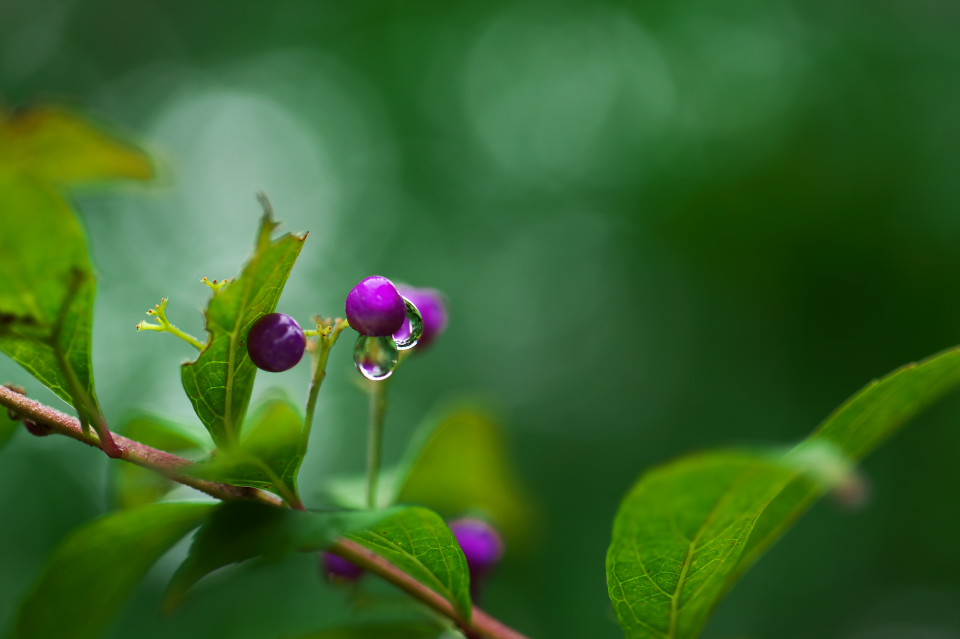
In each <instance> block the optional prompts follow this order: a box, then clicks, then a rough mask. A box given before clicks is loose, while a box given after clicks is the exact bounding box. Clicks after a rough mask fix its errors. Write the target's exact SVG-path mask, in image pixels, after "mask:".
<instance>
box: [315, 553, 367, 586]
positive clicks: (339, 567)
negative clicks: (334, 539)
mask: <svg viewBox="0 0 960 639" xmlns="http://www.w3.org/2000/svg"><path fill="white" fill-rule="evenodd" d="M323 565H324V568H325V569H326V571H327V575H329V576H330V577H333V578H335V579H343V580H345V581H356V580H357V579H359V578H360V576H361V575H363V568H361V567H360V566H358V565H357V564H355V563H353V562H352V561H350V560H349V559H344V558H343V557H341V556H340V555H335V554H333V553H332V552H325V553H323Z"/></svg>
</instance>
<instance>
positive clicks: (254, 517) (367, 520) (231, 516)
mask: <svg viewBox="0 0 960 639" xmlns="http://www.w3.org/2000/svg"><path fill="white" fill-rule="evenodd" d="M391 513H392V511H352V512H351V511H337V512H307V511H301V510H293V509H289V508H278V507H276V506H268V505H265V504H258V503H254V502H231V503H226V504H222V505H221V506H218V507H217V510H216V511H215V512H214V513H213V516H212V517H211V518H210V519H209V521H207V523H205V524H204V525H203V527H201V528H200V530H199V531H198V532H197V535H196V537H195V538H194V540H193V545H192V546H191V548H190V554H189V555H188V556H187V558H186V559H185V560H184V562H183V563H182V564H181V565H180V567H179V568H178V569H177V572H176V574H175V575H174V576H173V579H171V581H170V585H169V587H168V589H167V597H166V600H167V606H168V607H171V606H175V605H176V604H177V603H179V601H180V600H181V599H182V598H183V596H184V594H186V592H187V591H188V590H189V589H190V588H191V587H192V586H193V585H194V584H196V583H197V582H198V581H199V580H200V579H202V578H203V577H204V576H206V575H208V574H210V573H211V572H213V571H214V570H217V569H218V568H222V567H224V566H228V565H230V564H235V563H239V562H242V561H246V560H248V559H253V558H255V557H263V558H265V559H275V558H278V557H281V556H283V555H285V554H288V553H290V552H294V551H312V550H323V549H324V548H327V547H328V546H330V544H332V543H333V542H334V541H335V540H336V539H337V538H339V537H341V536H343V534H344V533H346V532H348V531H352V530H359V529H362V528H364V527H365V526H370V525H373V524H375V523H377V522H378V521H379V520H381V519H383V518H384V517H388V516H390V514H391Z"/></svg>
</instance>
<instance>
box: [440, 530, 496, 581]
mask: <svg viewBox="0 0 960 639" xmlns="http://www.w3.org/2000/svg"><path fill="white" fill-rule="evenodd" d="M450 530H452V531H453V534H454V536H455V537H456V538H457V541H458V542H460V547H461V548H462V549H463V554H464V556H465V557H466V558H467V566H468V567H469V568H470V575H471V576H472V577H479V576H482V575H484V574H486V573H487V572H489V571H490V569H491V568H493V567H494V566H496V565H497V563H498V562H499V561H500V558H501V557H503V540H501V539H500V534H499V533H498V532H497V531H496V530H494V528H493V526H491V525H490V524H488V523H487V522H485V521H483V520H482V519H472V518H464V519H458V520H456V521H452V522H450Z"/></svg>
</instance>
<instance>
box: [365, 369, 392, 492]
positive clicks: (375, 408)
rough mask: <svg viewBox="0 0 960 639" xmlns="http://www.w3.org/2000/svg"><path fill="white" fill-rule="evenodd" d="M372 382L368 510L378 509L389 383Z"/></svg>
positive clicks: (368, 457) (368, 442)
mask: <svg viewBox="0 0 960 639" xmlns="http://www.w3.org/2000/svg"><path fill="white" fill-rule="evenodd" d="M389 381H390V380H389V379H384V380H380V381H379V382H370V386H371V388H370V391H369V395H370V433H369V438H368V440H367V508H376V507H377V484H378V482H379V480H380V460H381V457H382V456H383V421H384V417H385V416H386V413H387V382H389Z"/></svg>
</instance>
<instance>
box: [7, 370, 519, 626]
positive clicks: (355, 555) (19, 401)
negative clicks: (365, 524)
mask: <svg viewBox="0 0 960 639" xmlns="http://www.w3.org/2000/svg"><path fill="white" fill-rule="evenodd" d="M0 405H2V406H6V407H7V408H9V409H11V410H12V411H13V412H15V413H16V414H17V416H18V418H20V419H25V418H26V419H31V420H33V421H35V422H38V423H40V424H43V425H45V426H47V427H48V428H50V430H51V431H53V432H54V433H59V434H61V435H66V436H67V437H71V438H73V439H76V440H77V441H81V442H83V443H84V444H87V445H88V446H93V447H94V448H100V447H101V445H100V439H99V438H98V437H97V435H96V433H94V432H93V431H90V430H84V429H83V428H82V427H81V426H80V422H79V421H78V420H77V419H76V418H75V417H71V416H70V415H67V414H66V413H62V412H60V411H58V410H56V409H54V408H51V407H49V406H46V405H44V404H41V403H40V402H38V401H36V400H32V399H30V398H29V397H27V396H25V395H22V394H20V393H18V392H17V391H15V390H12V389H10V388H7V387H6V386H0ZM113 439H114V441H115V443H116V444H118V446H119V448H120V456H119V459H123V460H125V461H128V462H131V463H133V464H136V465H138V466H143V467H144V468H149V469H151V470H155V471H156V472H158V473H160V474H162V475H164V476H165V477H169V478H170V479H172V480H174V481H177V482H180V483H181V484H184V485H186V486H190V487H192V488H196V489H197V490H199V491H202V492H205V493H207V494H208V495H210V496H212V497H216V498H217V499H223V500H238V499H247V500H253V501H259V502H262V503H266V504H271V505H274V506H280V507H283V506H284V504H283V501H282V500H281V499H280V498H279V497H277V496H276V495H273V494H270V493H268V492H265V491H262V490H257V489H255V488H245V487H241V486H233V485H230V484H221V483H217V482H212V481H206V480H203V479H197V478H195V477H190V476H189V475H186V474H184V473H181V472H180V470H181V469H183V468H184V467H186V466H188V465H189V464H191V463H192V462H191V461H190V460H189V459H186V458H184V457H180V456H179V455H174V454H172V453H168V452H166V451H162V450H159V449H157V448H153V447H152V446H147V445H146V444H142V443H140V442H138V441H136V440H133V439H129V438H127V437H124V436H123V435H118V434H116V433H113ZM330 552H333V553H335V554H337V555H340V556H341V557H344V558H345V559H349V560H350V561H352V562H354V563H356V564H358V565H360V566H363V567H364V568H366V569H367V570H369V571H370V572H372V573H374V574H377V575H379V576H380V577H382V578H384V579H386V580H387V581H389V582H390V583H392V584H394V585H395V586H397V587H399V588H400V589H402V590H403V591H405V592H406V593H408V594H409V595H411V596H412V597H414V598H416V599H417V600H419V601H421V602H423V603H424V604H426V605H428V606H429V607H431V608H433V609H434V610H435V611H437V612H438V613H440V614H442V615H444V616H445V617H448V618H450V619H452V620H453V621H454V622H455V623H457V625H459V626H460V627H461V628H463V629H464V631H466V632H467V634H468V635H470V636H476V637H481V638H483V639H527V637H526V636H525V635H522V634H520V633H519V632H517V631H515V630H513V629H511V628H509V627H508V626H505V625H504V624H502V623H500V622H499V621H497V620H496V619H494V618H493V617H491V616H490V615H488V614H487V613H485V612H483V611H482V610H480V609H479V608H477V607H474V608H473V614H472V618H471V620H470V621H466V620H465V619H464V618H463V617H462V616H461V615H460V613H458V612H457V610H456V609H455V608H454V607H453V604H451V603H450V602H449V601H447V600H446V599H444V598H443V597H442V596H440V595H439V594H438V593H436V592H434V591H433V590H431V589H430V588H428V587H427V586H425V585H424V584H422V583H420V582H419V581H417V580H416V579H414V578H413V577H411V576H410V575H408V574H407V573H405V572H404V571H403V570H401V569H400V568H398V567H397V566H395V565H393V564H392V563H390V562H389V561H387V560H386V559H384V558H383V557H381V556H380V555H378V554H376V553H375V552H373V551H372V550H369V549H367V548H365V547H363V546H361V545H360V544H358V543H356V542H354V541H351V540H349V539H340V540H339V541H337V542H336V543H335V544H334V545H333V546H331V548H330Z"/></svg>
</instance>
